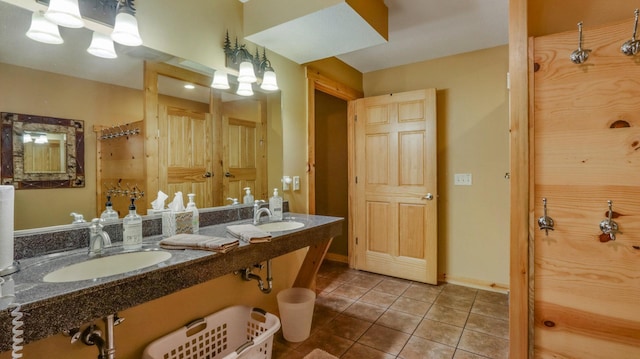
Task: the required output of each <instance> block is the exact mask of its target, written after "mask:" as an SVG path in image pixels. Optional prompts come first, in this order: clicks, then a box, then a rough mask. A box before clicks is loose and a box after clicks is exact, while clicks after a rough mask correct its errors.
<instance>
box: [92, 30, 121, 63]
mask: <svg viewBox="0 0 640 359" xmlns="http://www.w3.org/2000/svg"><path fill="white" fill-rule="evenodd" d="M87 52H88V53H90V54H91V55H93V56H97V57H102V58H105V59H115V58H116V57H118V55H117V54H116V50H115V48H114V47H113V41H112V40H111V38H110V37H109V36H107V35H105V34H101V33H99V32H96V31H94V32H93V37H92V39H91V45H89V48H88V49H87Z"/></svg>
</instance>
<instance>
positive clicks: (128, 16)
mask: <svg viewBox="0 0 640 359" xmlns="http://www.w3.org/2000/svg"><path fill="white" fill-rule="evenodd" d="M135 12H136V10H135V9H134V8H133V5H132V0H119V2H118V14H117V15H116V23H115V25H114V26H113V32H112V33H111V38H112V39H113V41H115V42H117V43H119V44H122V45H126V46H140V45H142V38H141V37H140V33H139V32H138V20H136V17H135V16H134V15H135Z"/></svg>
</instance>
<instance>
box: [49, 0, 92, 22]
mask: <svg viewBox="0 0 640 359" xmlns="http://www.w3.org/2000/svg"><path fill="white" fill-rule="evenodd" d="M44 16H45V17H46V18H47V19H49V21H51V22H53V23H54V24H57V25H60V26H64V27H73V28H80V27H83V26H84V20H82V16H80V8H79V7H78V0H51V1H50V2H49V7H48V8H47V12H45V13H44Z"/></svg>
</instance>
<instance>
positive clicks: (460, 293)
mask: <svg viewBox="0 0 640 359" xmlns="http://www.w3.org/2000/svg"><path fill="white" fill-rule="evenodd" d="M477 293H478V289H475V288H469V287H464V286H461V285H455V284H447V285H446V286H444V288H443V289H442V294H447V295H452V296H456V297H458V298H466V299H475V297H476V294H477Z"/></svg>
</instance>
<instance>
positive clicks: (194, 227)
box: [185, 193, 200, 234]
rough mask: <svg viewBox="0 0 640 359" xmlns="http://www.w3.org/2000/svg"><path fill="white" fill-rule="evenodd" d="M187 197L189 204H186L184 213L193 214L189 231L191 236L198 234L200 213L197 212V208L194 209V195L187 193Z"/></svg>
mask: <svg viewBox="0 0 640 359" xmlns="http://www.w3.org/2000/svg"><path fill="white" fill-rule="evenodd" d="M187 197H189V202H188V203H187V207H186V208H185V211H188V212H191V213H192V214H193V216H192V217H191V231H192V233H193V234H198V232H199V231H200V212H199V211H198V208H196V202H194V200H193V199H194V198H195V197H196V195H195V194H194V193H189V194H187Z"/></svg>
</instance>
